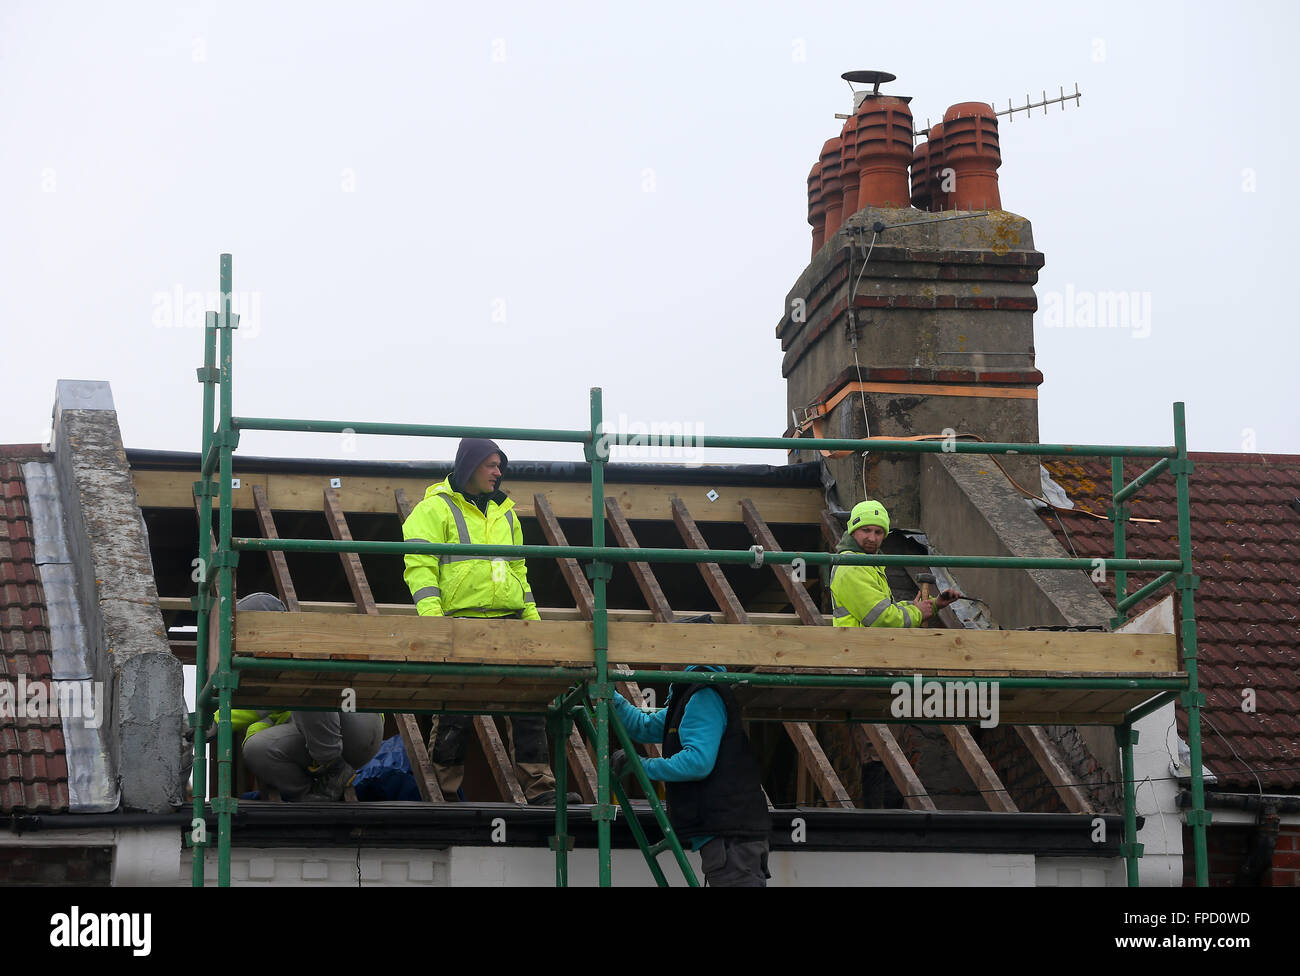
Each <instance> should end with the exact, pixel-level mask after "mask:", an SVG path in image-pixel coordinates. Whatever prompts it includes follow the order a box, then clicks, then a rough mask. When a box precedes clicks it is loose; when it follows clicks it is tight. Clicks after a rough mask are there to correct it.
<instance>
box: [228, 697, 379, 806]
mask: <svg viewBox="0 0 1300 976" xmlns="http://www.w3.org/2000/svg"><path fill="white" fill-rule="evenodd" d="M383 734H384V720H383V718H382V717H381V716H379V715H375V714H373V713H371V712H294V713H293V717H292V718H290V720H289V721H288V722H285V723H284V724H283V725H276V726H273V727H271V728H269V729H263V730H262V731H261V732H258V733H257V734H256V735H254V736H253V737H252V738H250V739H248V740H247V741H246V742H245V743H244V762H246V763H247V764H248V768H249V769H250V770H251V771H252V773H253V775H254V776H256V777H257V782H258V784H259V785H261V786H265V787H270V788H272V789H277V790H279V791H280V795H281V796H283V797H284V798H285V799H286V800H298V799H301V798H302V796H303V795H304V794H305V793H306V792H307V791H308V790H309V789H310V788H311V776H310V774H309V773H308V771H307V767H308V766H310V765H312V764H315V765H317V766H325V765H328V764H329V763H331V762H333V761H334V760H335V759H338V758H339V757H340V756H342V757H343V761H344V762H345V763H347V764H348V765H349V766H351V767H352V768H353V769H359V768H361V767H362V766H364V765H365V764H366V763H368V762H370V760H371V759H373V758H374V757H375V753H377V752H378V751H379V746H380V745H381V744H382V739H383Z"/></svg>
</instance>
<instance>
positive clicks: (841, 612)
mask: <svg viewBox="0 0 1300 976" xmlns="http://www.w3.org/2000/svg"><path fill="white" fill-rule="evenodd" d="M831 604H832V606H833V608H834V609H833V611H832V612H833V613H834V621H833V622H834V624H835V626H836V627H919V626H920V625H921V619H922V618H921V610H920V608H919V607H914V606H913V605H912V604H911V603H908V602H905V601H904V602H901V603H895V602H894V598H893V595H892V594H891V593H890V592H889V583H888V582H887V581H886V579H885V567H883V566H832V567H831Z"/></svg>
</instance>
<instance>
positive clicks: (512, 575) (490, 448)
mask: <svg viewBox="0 0 1300 976" xmlns="http://www.w3.org/2000/svg"><path fill="white" fill-rule="evenodd" d="M507 463H508V459H507V458H506V455H505V452H504V451H502V450H501V449H500V448H499V447H497V445H496V444H495V443H494V442H492V441H490V440H485V439H482V438H476V437H474V438H465V439H464V440H462V441H461V442H460V447H459V448H458V449H457V451H456V463H455V466H454V467H453V469H452V472H451V474H450V475H448V476H447V477H446V478H445V479H444V480H443V481H440V482H438V484H436V485H430V486H429V488H428V490H427V491H426V492H425V493H424V499H423V500H422V501H421V502H420V503H419V504H418V505H416V506H415V508H414V509H412V510H411V515H410V517H409V518H408V519H407V520H406V522H405V523H404V524H403V525H402V538H403V539H405V540H406V541H407V542H433V543H460V544H462V545H505V546H509V545H515V546H520V545H523V543H524V530H523V527H522V526H521V525H520V524H519V519H518V518H517V517H516V515H515V513H514V506H515V503H514V502H513V501H511V500H510V499H509V498H508V497H506V494H505V492H503V491H502V490H501V478H502V472H503V471H504V469H505V467H506V465H507ZM404 578H405V580H406V585H407V586H409V587H410V589H411V597H412V598H413V599H414V600H415V606H416V610H417V611H418V612H419V614H420V616H422V617H443V616H446V617H514V618H518V619H523V620H540V619H541V618H540V617H539V616H538V613H537V604H536V602H535V601H534V600H533V593H532V590H530V589H529V588H528V569H527V567H526V566H525V564H524V561H523V560H522V559H509V558H507V557H505V556H468V555H466V556H450V555H442V556H434V555H428V554H418V553H407V554H406V572H405V574H404ZM509 725H510V751H511V754H512V755H513V757H514V762H515V769H516V772H517V774H518V776H519V781H520V784H521V785H522V786H523V789H524V796H525V797H526V798H527V800H528V802H529V803H530V804H534V805H537V806H544V805H548V804H552V803H554V802H555V776H554V775H553V774H552V773H551V767H550V762H549V754H548V750H547V742H546V719H545V717H544V716H541V715H538V716H526V717H525V716H515V717H513V718H512V719H510V720H509ZM472 729H473V719H472V718H471V717H470V716H469V715H442V716H439V717H436V718H435V719H434V727H433V732H432V734H431V735H430V739H429V753H430V758H431V759H432V761H433V767H434V770H435V772H436V773H437V776H438V785H439V786H440V787H441V788H442V792H443V795H444V796H445V797H446V798H447V799H449V800H455V799H457V791H458V790H459V789H460V785H461V781H462V780H463V779H464V776H465V753H466V750H467V749H468V748H469V737H470V735H471V734H472ZM569 799H570V801H571V802H574V803H580V802H581V801H582V798H581V797H580V796H579V795H578V794H577V793H571V794H569Z"/></svg>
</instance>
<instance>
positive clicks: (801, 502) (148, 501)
mask: <svg viewBox="0 0 1300 976" xmlns="http://www.w3.org/2000/svg"><path fill="white" fill-rule="evenodd" d="M131 474H132V478H133V479H134V481H135V490H136V493H137V495H138V496H139V499H140V507H141V508H142V509H148V508H184V509H188V508H191V507H192V506H193V505H194V496H193V486H194V481H195V480H196V473H195V472H193V471H181V470H172V471H149V470H141V469H135V470H133V471H132V472H131ZM235 477H237V478H239V479H240V486H239V488H238V489H236V490H235V491H234V493H233V498H232V504H233V505H234V507H235V509H237V510H247V511H253V510H255V509H256V500H255V498H254V495H253V488H254V487H255V486H260V487H261V488H262V489H263V490H264V491H265V492H266V499H267V503H268V505H269V506H270V508H271V509H272V510H273V511H276V512H319V511H320V510H321V491H322V490H323V489H324V488H327V487H328V486H329V478H330V477H331V476H330V475H329V474H328V473H321V474H278V473H265V472H263V473H259V472H246V471H245V472H242V473H241V470H240V469H239V468H238V467H236V469H235ZM342 482H343V483H342V486H341V487H340V488H338V489H337V490H338V494H339V500H340V503H341V504H342V506H343V510H344V511H346V512H348V513H366V514H384V515H387V514H391V513H393V510H394V506H393V493H394V491H395V490H397V489H402V490H403V491H405V492H406V495H407V497H408V498H412V499H417V500H418V499H421V498H423V497H424V492H425V489H426V488H427V487H428V486H429V484H430V483H431V482H430V481H429V479H428V478H427V477H404V478H403V477H344V478H343V479H342ZM506 490H507V493H508V494H509V495H510V497H511V498H513V499H514V502H515V511H517V512H518V513H519V514H520V515H522V516H524V517H525V518H535V517H536V511H535V507H534V504H533V496H534V495H536V494H537V493H539V492H540V493H542V494H544V495H546V497H547V498H548V499H549V501H550V504H551V508H552V510H553V511H554V513H555V515H556V517H557V518H579V519H587V520H590V518H591V489H590V486H589V485H585V484H579V483H576V482H572V483H571V482H557V481H525V480H514V479H512V480H511V481H510V482H508V483H507V484H506ZM715 490H716V491H717V492H718V495H719V497H718V499H717V500H716V501H709V499H708V498H707V497H706V492H707V491H708V487H707V486H706V485H672V484H668V485H664V484H649V483H617V484H609V485H606V487H605V491H606V497H608V498H614V499H616V500H617V501H618V503H619V505H620V506H621V508H622V511H623V514H624V515H625V516H626V517H627V518H628V519H631V520H634V521H635V520H639V519H660V520H665V521H666V520H669V519H671V518H672V500H673V498H674V497H676V496H679V495H680V496H682V497H686V498H689V499H690V500H691V501H692V502H693V504H694V509H693V512H692V514H694V516H695V518H696V520H697V521H701V522H739V521H740V518H741V514H740V502H741V500H742V499H744V498H750V499H752V500H753V502H754V504H756V505H757V506H758V507H759V509H760V510H761V511H762V512H763V514H764V516H765V517H766V519H767V521H768V522H773V523H788V522H795V523H805V524H816V523H817V522H818V520H819V519H820V518H821V512H822V509H823V508H824V507H825V501H824V499H823V497H822V489H821V488H820V486H818V487H775V486H764V485H745V486H743V487H736V488H728V487H726V486H722V487H719V488H717V489H715ZM697 496H698V500H697ZM214 504H215V499H214Z"/></svg>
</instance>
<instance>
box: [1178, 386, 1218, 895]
mask: <svg viewBox="0 0 1300 976" xmlns="http://www.w3.org/2000/svg"><path fill="white" fill-rule="evenodd" d="M1174 445H1175V447H1176V448H1177V449H1178V457H1177V458H1176V459H1175V460H1173V461H1171V462H1170V463H1169V469H1170V470H1171V471H1172V472H1173V474H1174V480H1175V483H1176V484H1177V491H1178V558H1179V560H1180V561H1181V562H1182V564H1183V568H1182V571H1181V572H1180V573H1179V575H1178V578H1177V580H1176V581H1175V584H1174V585H1175V586H1176V587H1177V589H1178V596H1179V599H1180V601H1181V610H1182V631H1181V634H1180V636H1181V637H1182V648H1183V668H1184V670H1185V671H1186V672H1187V691H1186V692H1184V693H1183V707H1184V708H1186V709H1187V747H1188V750H1189V751H1190V752H1191V764H1192V809H1190V810H1188V811H1187V823H1188V824H1189V825H1190V826H1191V828H1192V852H1193V858H1194V860H1195V863H1196V886H1197V887H1198V888H1205V887H1208V886H1209V883H1210V874H1209V864H1208V860H1207V855H1206V848H1205V828H1206V827H1208V826H1209V824H1210V813H1209V811H1208V810H1206V809H1205V781H1204V777H1203V775H1202V773H1201V707H1202V706H1203V705H1204V704H1205V696H1204V695H1203V694H1201V691H1200V685H1199V682H1198V678H1197V673H1196V588H1197V586H1199V585H1200V582H1201V581H1200V579H1199V578H1198V577H1197V576H1196V574H1195V572H1194V571H1193V568H1192V506H1191V491H1190V488H1189V486H1188V476H1189V475H1190V474H1191V473H1192V469H1193V465H1192V462H1191V460H1190V459H1188V457H1187V423H1186V417H1185V415H1184V406H1183V404H1182V403H1175V404H1174Z"/></svg>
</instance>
